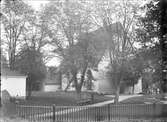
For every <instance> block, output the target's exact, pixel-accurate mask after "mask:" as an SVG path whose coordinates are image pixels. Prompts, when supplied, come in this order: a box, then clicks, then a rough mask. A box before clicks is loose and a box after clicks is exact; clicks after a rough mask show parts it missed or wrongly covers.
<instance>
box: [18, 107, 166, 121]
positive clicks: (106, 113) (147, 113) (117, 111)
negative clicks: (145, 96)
mask: <svg viewBox="0 0 167 122" xmlns="http://www.w3.org/2000/svg"><path fill="white" fill-rule="evenodd" d="M16 109H17V116H18V117H20V118H22V119H26V120H29V121H30V122H99V121H105V120H106V121H108V120H120V119H139V118H142V119H153V118H165V117H167V105H164V104H121V105H104V106H54V105H53V106H24V105H18V106H17V107H16Z"/></svg>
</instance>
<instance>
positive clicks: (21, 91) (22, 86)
mask: <svg viewBox="0 0 167 122" xmlns="http://www.w3.org/2000/svg"><path fill="white" fill-rule="evenodd" d="M1 89H2V91H3V90H7V91H8V92H9V94H10V95H11V96H12V97H25V96H26V77H24V76H20V77H19V76H18V77H15V76H14V77H3V76H2V77H1Z"/></svg>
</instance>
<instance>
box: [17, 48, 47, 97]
mask: <svg viewBox="0 0 167 122" xmlns="http://www.w3.org/2000/svg"><path fill="white" fill-rule="evenodd" d="M16 69H17V70H18V71H20V72H22V73H24V74H26V75H27V91H28V96H27V97H28V98H29V97H30V96H31V92H32V90H35V89H36V88H35V87H36V85H37V82H38V81H42V80H43V79H44V78H45V74H46V67H45V65H44V63H43V60H42V54H41V53H40V52H39V51H37V50H35V49H34V48H33V47H27V46H25V47H23V48H22V50H21V51H20V52H19V53H18V54H17V57H16Z"/></svg>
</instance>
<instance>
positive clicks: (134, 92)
mask: <svg viewBox="0 0 167 122" xmlns="http://www.w3.org/2000/svg"><path fill="white" fill-rule="evenodd" d="M132 92H133V94H134V93H135V84H133V91H132Z"/></svg>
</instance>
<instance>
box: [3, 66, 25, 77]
mask: <svg viewBox="0 0 167 122" xmlns="http://www.w3.org/2000/svg"><path fill="white" fill-rule="evenodd" d="M1 76H26V75H24V74H21V73H20V72H18V71H11V70H10V69H9V68H6V67H5V68H4V67H1Z"/></svg>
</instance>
